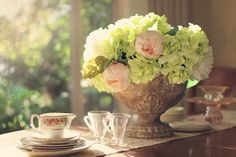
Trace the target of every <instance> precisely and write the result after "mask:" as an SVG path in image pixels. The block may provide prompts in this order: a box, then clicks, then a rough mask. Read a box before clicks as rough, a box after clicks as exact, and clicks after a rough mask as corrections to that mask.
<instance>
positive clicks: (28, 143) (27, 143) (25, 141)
mask: <svg viewBox="0 0 236 157" xmlns="http://www.w3.org/2000/svg"><path fill="white" fill-rule="evenodd" d="M20 142H21V143H22V144H23V145H25V146H30V147H39V148H44V147H47V148H50V147H54V148H55V147H63V148H65V147H72V146H79V145H82V144H84V143H85V140H83V139H75V140H73V141H69V142H62V143H45V142H43V143H42V142H36V141H33V140H32V138H31V137H24V138H21V139H20Z"/></svg>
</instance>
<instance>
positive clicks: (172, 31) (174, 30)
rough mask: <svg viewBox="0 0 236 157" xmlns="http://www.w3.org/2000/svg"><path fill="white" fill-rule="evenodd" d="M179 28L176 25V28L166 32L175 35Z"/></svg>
mask: <svg viewBox="0 0 236 157" xmlns="http://www.w3.org/2000/svg"><path fill="white" fill-rule="evenodd" d="M178 30H179V29H178V27H175V28H173V29H171V30H169V31H168V32H167V33H166V34H169V35H171V36H173V35H175V34H176V33H177V32H178Z"/></svg>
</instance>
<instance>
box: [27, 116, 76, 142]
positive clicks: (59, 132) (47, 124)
mask: <svg viewBox="0 0 236 157" xmlns="http://www.w3.org/2000/svg"><path fill="white" fill-rule="evenodd" d="M75 117H76V115H75V114H73V113H44V114H41V115H38V114H32V115H31V117H30V126H31V127H32V128H33V129H35V130H36V131H38V132H39V133H40V134H41V135H43V136H45V137H48V138H57V137H59V138H60V137H63V134H64V130H65V129H68V128H69V127H70V124H71V122H72V120H73V119H74V118H75ZM34 118H37V119H38V127H36V126H35V125H34Z"/></svg>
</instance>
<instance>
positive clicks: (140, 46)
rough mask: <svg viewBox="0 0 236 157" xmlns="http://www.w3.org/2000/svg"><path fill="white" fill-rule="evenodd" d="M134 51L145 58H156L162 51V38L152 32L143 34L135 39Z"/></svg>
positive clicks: (157, 33) (155, 32)
mask: <svg viewBox="0 0 236 157" xmlns="http://www.w3.org/2000/svg"><path fill="white" fill-rule="evenodd" d="M135 49H136V51H137V52H138V53H140V54H141V55H142V56H144V57H146V58H158V57H159V56H160V54H161V53H162V51H163V37H162V36H161V34H160V33H159V32H157V31H154V30H148V31H146V32H143V33H141V34H139V35H138V36H137V38H136V41H135Z"/></svg>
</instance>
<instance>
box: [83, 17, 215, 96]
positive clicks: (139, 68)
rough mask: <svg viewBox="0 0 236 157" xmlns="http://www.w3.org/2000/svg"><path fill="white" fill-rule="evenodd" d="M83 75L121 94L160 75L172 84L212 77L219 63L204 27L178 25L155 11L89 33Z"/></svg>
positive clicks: (100, 85)
mask: <svg viewBox="0 0 236 157" xmlns="http://www.w3.org/2000/svg"><path fill="white" fill-rule="evenodd" d="M83 57H84V63H83V69H82V74H83V77H84V78H87V79H89V80H90V81H91V84H92V85H93V86H94V87H95V88H97V89H98V90H99V91H105V92H111V93H115V92H121V91H123V90H125V89H127V88H128V87H129V86H130V84H140V83H143V84H146V83H148V82H149V81H151V80H153V79H154V78H155V77H156V76H157V75H159V74H162V75H164V76H166V77H167V78H168V81H169V83H170V84H180V83H184V82H186V81H188V80H198V81H200V80H202V79H206V78H207V77H208V75H209V73H210V71H211V68H212V64H213V54H212V49H211V47H210V46H209V41H208V38H207V36H206V34H205V33H204V31H202V30H201V28H200V27H199V26H198V25H193V24H189V26H188V27H182V26H178V27H172V26H171V25H170V24H168V23H167V18H166V17H165V16H164V15H163V16H159V15H156V14H154V13H149V14H147V15H146V16H139V15H135V16H131V17H130V18H127V19H121V20H118V21H117V22H115V24H110V25H109V26H108V27H107V28H105V29H102V28H99V29H98V30H95V31H93V32H91V33H90V34H89V36H88V37H87V40H86V44H85V51H84V56H83Z"/></svg>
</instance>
